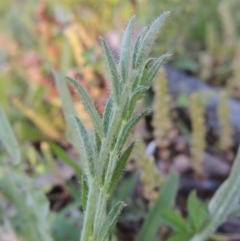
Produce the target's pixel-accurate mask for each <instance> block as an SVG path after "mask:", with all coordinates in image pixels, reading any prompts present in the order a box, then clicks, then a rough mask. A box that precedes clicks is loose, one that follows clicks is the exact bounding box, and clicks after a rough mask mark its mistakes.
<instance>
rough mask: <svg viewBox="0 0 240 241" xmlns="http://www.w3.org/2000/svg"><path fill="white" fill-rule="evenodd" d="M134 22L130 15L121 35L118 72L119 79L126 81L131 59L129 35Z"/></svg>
mask: <svg viewBox="0 0 240 241" xmlns="http://www.w3.org/2000/svg"><path fill="white" fill-rule="evenodd" d="M134 22H135V16H134V17H132V18H131V19H130V21H129V23H128V25H127V28H126V30H125V32H124V35H123V40H122V46H121V53H120V73H121V80H122V81H123V82H127V80H128V77H129V66H130V64H129V63H130V61H131V52H132V49H131V37H132V31H133V25H134Z"/></svg>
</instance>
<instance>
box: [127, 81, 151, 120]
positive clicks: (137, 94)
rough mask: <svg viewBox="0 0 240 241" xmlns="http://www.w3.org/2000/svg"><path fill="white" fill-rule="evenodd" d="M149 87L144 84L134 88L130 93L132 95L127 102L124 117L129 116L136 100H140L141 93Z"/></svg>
mask: <svg viewBox="0 0 240 241" xmlns="http://www.w3.org/2000/svg"><path fill="white" fill-rule="evenodd" d="M148 89H149V87H145V86H139V87H137V88H136V89H135V91H134V92H133V94H132V97H131V99H130V102H129V103H128V108H127V110H126V113H127V115H126V118H129V117H130V116H131V115H132V113H133V111H134V109H135V107H136V103H137V102H138V100H140V99H141V98H142V97H143V95H144V94H145V93H146V91H147V90H148Z"/></svg>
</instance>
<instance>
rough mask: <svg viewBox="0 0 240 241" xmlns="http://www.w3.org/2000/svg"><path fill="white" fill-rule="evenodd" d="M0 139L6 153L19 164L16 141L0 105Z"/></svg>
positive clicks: (18, 151)
mask: <svg viewBox="0 0 240 241" xmlns="http://www.w3.org/2000/svg"><path fill="white" fill-rule="evenodd" d="M0 140H1V141H2V143H3V145H4V147H5V148H6V150H7V152H8V154H9V155H10V157H11V158H12V161H13V163H14V164H19V162H20V155H21V154H20V148H19V145H18V141H17V139H16V137H15V135H14V133H13V130H12V128H11V125H10V123H9V121H8V119H7V117H6V115H5V113H4V111H3V109H2V108H1V107H0Z"/></svg>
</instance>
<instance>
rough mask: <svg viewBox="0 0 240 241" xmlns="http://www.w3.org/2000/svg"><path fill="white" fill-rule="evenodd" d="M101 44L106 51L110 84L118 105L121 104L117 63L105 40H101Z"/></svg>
mask: <svg viewBox="0 0 240 241" xmlns="http://www.w3.org/2000/svg"><path fill="white" fill-rule="evenodd" d="M101 42H102V46H103V50H104V55H105V59H106V63H107V68H108V71H109V73H110V84H111V90H112V94H113V98H114V100H115V101H116V103H119V95H120V80H119V75H118V72H117V67H116V63H115V61H114V59H113V56H112V54H111V51H110V50H109V47H108V45H107V43H106V42H105V41H104V39H103V38H101Z"/></svg>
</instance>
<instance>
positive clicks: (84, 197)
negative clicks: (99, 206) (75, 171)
mask: <svg viewBox="0 0 240 241" xmlns="http://www.w3.org/2000/svg"><path fill="white" fill-rule="evenodd" d="M87 196H88V185H87V182H86V179H85V178H84V176H82V181H81V206H82V209H83V210H85V209H86V205H87Z"/></svg>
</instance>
